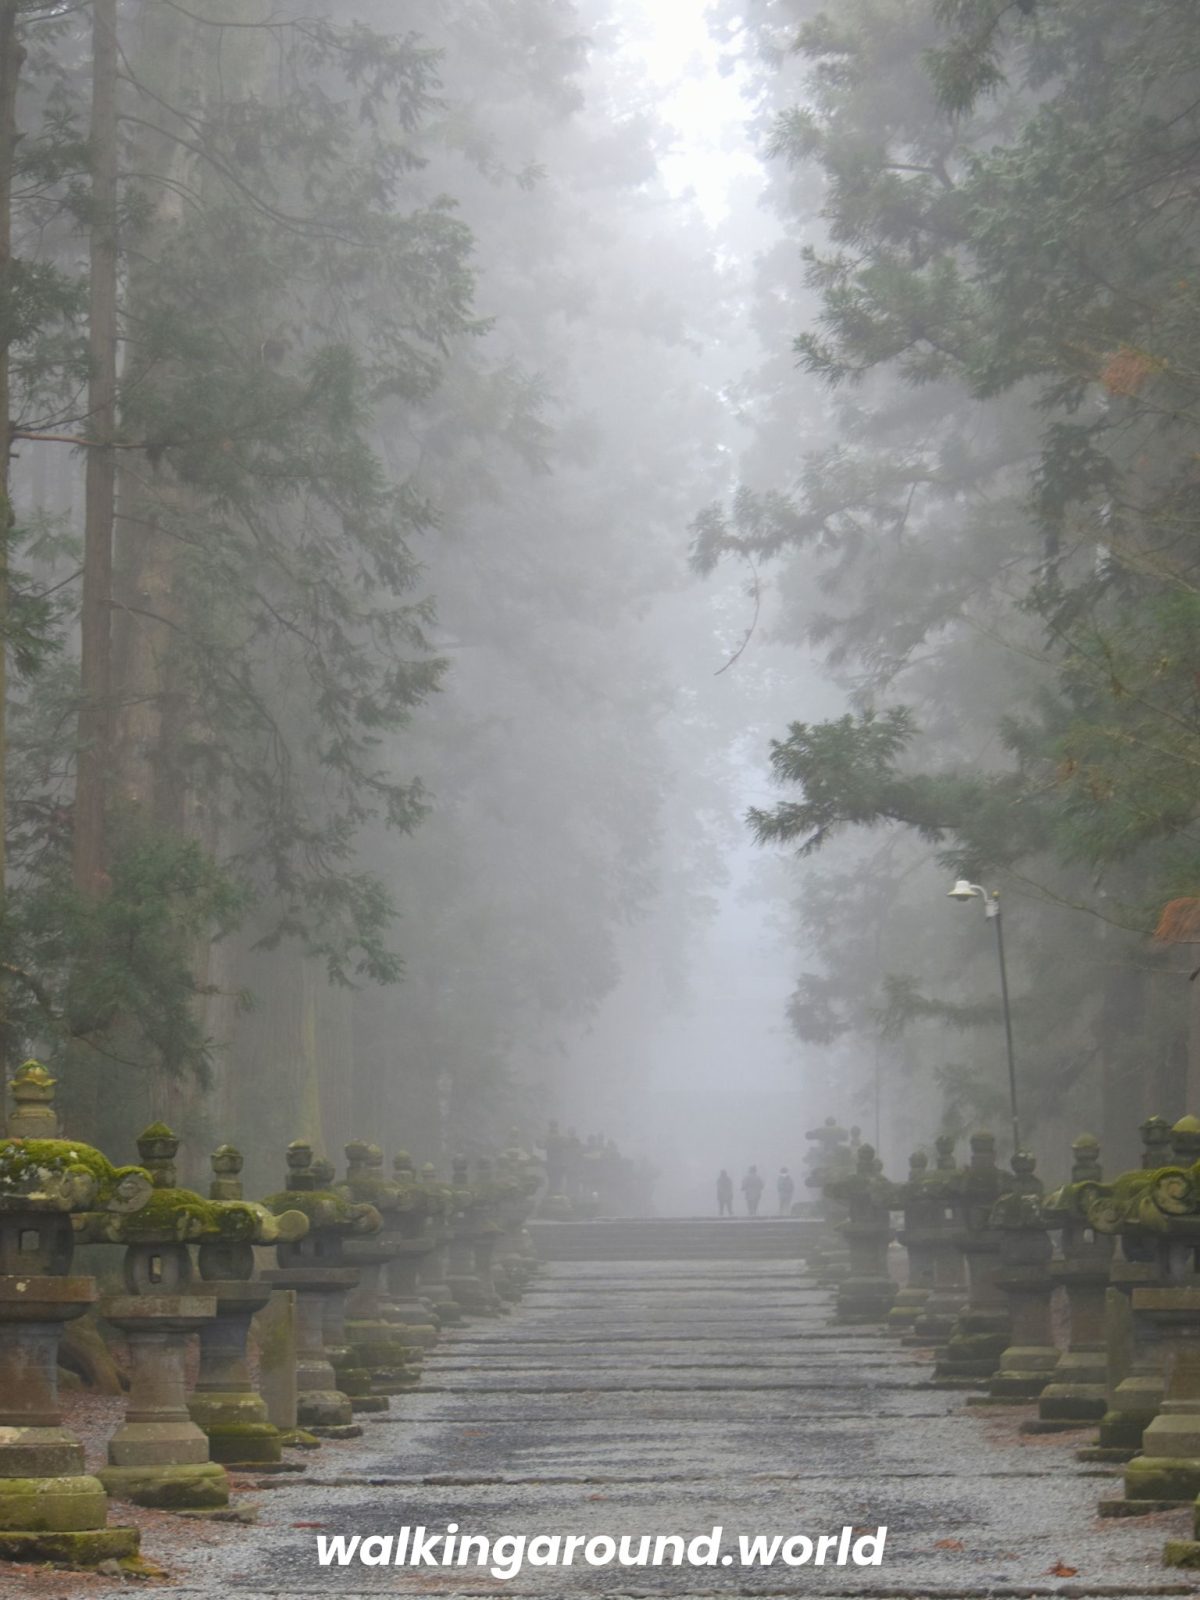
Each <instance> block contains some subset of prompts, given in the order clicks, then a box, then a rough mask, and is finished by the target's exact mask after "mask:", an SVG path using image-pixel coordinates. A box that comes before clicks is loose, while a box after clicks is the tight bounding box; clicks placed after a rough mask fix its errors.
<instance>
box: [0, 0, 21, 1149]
mask: <svg viewBox="0 0 1200 1600" xmlns="http://www.w3.org/2000/svg"><path fill="white" fill-rule="evenodd" d="M17 5H18V0H0V450H3V460H2V461H0V909H2V908H3V904H4V899H5V872H6V865H7V826H6V824H7V808H6V798H7V787H6V784H7V753H8V727H7V709H8V550H9V540H10V538H11V535H12V528H13V521H14V518H13V508H12V500H11V498H10V494H9V478H10V469H9V451H10V448H11V438H12V399H11V396H10V394H9V346H10V343H11V338H12V334H11V329H12V176H13V158H14V153H15V151H16V145H17V85H18V83H19V81H20V75H21V63H22V61H23V60H24V58H25V50H24V47H23V46H22V44H21V41H20V38H19V35H18V32H17ZM7 1009H8V1008H7V1004H6V1003H5V999H4V991H3V989H2V988H0V1118H2V1117H3V1115H4V1107H5V1105H6V1104H7V1100H8V1094H7V1081H8V1063H7V1055H8V1051H7V1048H6V1044H7V1040H6V1034H7V1026H6V1024H7Z"/></svg>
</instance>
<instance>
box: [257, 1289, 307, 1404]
mask: <svg viewBox="0 0 1200 1600" xmlns="http://www.w3.org/2000/svg"><path fill="white" fill-rule="evenodd" d="M269 1287H270V1286H269V1285H268V1288H269ZM253 1337H254V1339H255V1341H256V1342H257V1345H258V1381H259V1389H260V1392H261V1394H262V1397H263V1404H264V1405H265V1406H266V1408H267V1417H268V1419H269V1421H270V1422H272V1423H273V1424H274V1426H275V1427H276V1428H278V1429H279V1431H280V1432H281V1433H291V1432H292V1431H293V1429H294V1428H295V1427H296V1425H297V1417H296V1405H297V1395H296V1295H295V1291H294V1290H292V1289H275V1290H272V1291H271V1297H270V1299H269V1300H268V1301H267V1304H266V1305H265V1306H264V1307H263V1309H262V1310H261V1311H260V1312H259V1313H258V1314H257V1316H256V1317H255V1318H254V1324H253Z"/></svg>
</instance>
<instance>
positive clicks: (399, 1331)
mask: <svg viewBox="0 0 1200 1600" xmlns="http://www.w3.org/2000/svg"><path fill="white" fill-rule="evenodd" d="M346 1159H347V1163H348V1165H347V1169H346V1181H345V1183H344V1184H343V1185H342V1191H343V1192H344V1193H345V1194H346V1196H347V1197H348V1198H349V1199H350V1200H351V1201H353V1202H355V1203H360V1204H368V1205H373V1206H374V1207H375V1209H376V1210H377V1211H378V1212H379V1214H380V1216H381V1217H382V1218H383V1227H382V1229H381V1230H380V1231H379V1232H378V1233H374V1234H365V1235H362V1236H360V1237H358V1238H354V1239H348V1240H347V1241H346V1243H345V1246H344V1254H345V1256H346V1259H347V1261H348V1262H350V1263H352V1264H353V1265H354V1266H356V1267H357V1268H358V1269H359V1281H358V1283H357V1284H356V1285H355V1287H354V1288H353V1289H352V1290H351V1291H350V1294H349V1297H348V1298H347V1301H346V1338H347V1340H348V1341H349V1343H350V1347H351V1351H352V1353H353V1357H354V1359H355V1361H356V1363H357V1365H358V1366H359V1367H360V1368H364V1369H366V1370H367V1371H368V1372H369V1373H370V1375H371V1380H370V1381H371V1393H370V1394H369V1395H364V1396H361V1397H360V1396H357V1395H352V1396H351V1398H352V1400H353V1403H354V1408H355V1410H356V1411H362V1410H369V1409H379V1407H378V1406H377V1405H374V1406H372V1405H370V1404H364V1403H363V1402H364V1401H372V1402H377V1401H378V1400H380V1399H385V1398H386V1397H387V1396H388V1395H390V1394H399V1393H400V1392H401V1391H402V1390H404V1389H407V1388H411V1386H412V1385H413V1384H414V1383H415V1382H416V1381H417V1379H418V1378H419V1376H420V1359H421V1357H420V1349H419V1348H418V1347H417V1343H416V1340H415V1339H414V1338H413V1331H414V1330H413V1328H412V1327H410V1326H409V1324H408V1320H407V1318H405V1317H402V1316H401V1314H400V1312H399V1311H398V1309H397V1308H396V1306H395V1305H394V1304H393V1302H392V1300H391V1297H390V1296H389V1295H387V1294H386V1293H385V1289H384V1285H383V1282H382V1279H383V1274H384V1272H385V1270H387V1269H389V1268H390V1267H391V1265H392V1263H393V1261H394V1259H395V1257H396V1254H397V1251H400V1250H402V1249H403V1246H404V1242H405V1241H404V1235H403V1232H402V1230H401V1229H400V1228H399V1227H398V1226H397V1212H398V1211H399V1209H400V1208H401V1207H403V1206H404V1205H405V1203H406V1201H407V1200H408V1199H409V1195H408V1192H407V1190H406V1189H405V1187H404V1186H403V1185H401V1184H397V1183H393V1182H391V1181H389V1180H388V1179H387V1178H386V1177H385V1176H384V1173H383V1151H382V1150H381V1149H380V1148H379V1146H378V1145H373V1144H368V1143H367V1142H366V1141H365V1140H352V1141H351V1142H350V1143H349V1144H348V1145H347V1146H346ZM415 1320H416V1319H414V1321H415ZM421 1320H422V1321H423V1322H424V1321H425V1320H426V1319H425V1315H424V1309H423V1308H421ZM430 1331H431V1332H432V1333H433V1334H434V1337H436V1329H434V1328H432V1326H431V1327H430Z"/></svg>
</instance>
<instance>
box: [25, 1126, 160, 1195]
mask: <svg viewBox="0 0 1200 1600" xmlns="http://www.w3.org/2000/svg"><path fill="white" fill-rule="evenodd" d="M47 1173H48V1174H50V1175H51V1176H53V1177H55V1178H69V1177H70V1176H72V1175H77V1176H78V1177H80V1178H90V1179H92V1180H93V1181H94V1182H95V1184H96V1186H97V1187H96V1194H95V1197H94V1199H93V1200H92V1201H91V1204H93V1205H95V1204H104V1203H106V1202H107V1201H108V1200H110V1199H111V1198H112V1196H113V1194H114V1193H115V1192H116V1189H117V1187H118V1185H119V1184H120V1183H121V1180H122V1179H123V1178H126V1177H129V1176H130V1175H131V1174H137V1175H140V1176H141V1177H143V1178H145V1179H146V1181H147V1182H149V1181H150V1174H149V1173H148V1172H146V1170H145V1169H144V1168H143V1167H114V1166H113V1164H112V1162H111V1161H110V1160H109V1159H108V1157H107V1156H106V1155H104V1154H102V1152H101V1151H99V1150H93V1149H92V1147H91V1145H86V1144H80V1143H79V1142H78V1141H77V1140H74V1139H0V1195H2V1194H11V1195H27V1194H32V1193H35V1192H36V1190H37V1187H38V1185H39V1183H42V1182H44V1177H43V1175H44V1174H47Z"/></svg>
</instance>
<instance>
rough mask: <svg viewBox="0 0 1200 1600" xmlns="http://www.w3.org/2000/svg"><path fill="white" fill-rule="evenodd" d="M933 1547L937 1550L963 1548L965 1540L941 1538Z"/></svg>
mask: <svg viewBox="0 0 1200 1600" xmlns="http://www.w3.org/2000/svg"><path fill="white" fill-rule="evenodd" d="M933 1548H934V1549H935V1550H961V1549H962V1548H963V1542H962V1540H961V1539H939V1540H938V1541H937V1542H936V1544H935V1545H934V1547H933Z"/></svg>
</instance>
